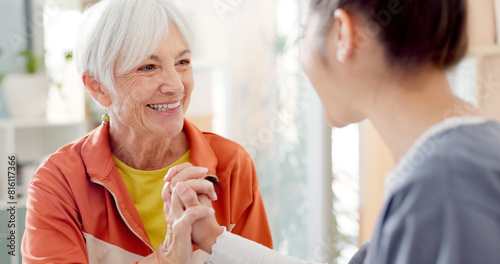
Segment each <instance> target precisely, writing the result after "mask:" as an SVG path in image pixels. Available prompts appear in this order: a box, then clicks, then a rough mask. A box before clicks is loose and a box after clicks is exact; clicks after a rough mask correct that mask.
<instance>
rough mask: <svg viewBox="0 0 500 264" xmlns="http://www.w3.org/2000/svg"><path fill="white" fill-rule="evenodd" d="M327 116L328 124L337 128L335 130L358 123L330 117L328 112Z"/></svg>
mask: <svg viewBox="0 0 500 264" xmlns="http://www.w3.org/2000/svg"><path fill="white" fill-rule="evenodd" d="M325 115H326V121H327V122H328V124H329V125H330V126H332V127H335V128H343V127H346V126H348V125H350V124H353V123H356V122H349V121H347V120H345V119H342V118H339V117H337V116H332V115H329V114H328V113H326V112H325Z"/></svg>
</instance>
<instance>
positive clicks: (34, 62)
mask: <svg viewBox="0 0 500 264" xmlns="http://www.w3.org/2000/svg"><path fill="white" fill-rule="evenodd" d="M19 55H20V56H21V57H24V58H25V59H26V68H25V70H26V72H27V73H36V72H37V70H38V59H37V57H36V56H35V54H33V52H32V51H30V50H23V51H21V52H19Z"/></svg>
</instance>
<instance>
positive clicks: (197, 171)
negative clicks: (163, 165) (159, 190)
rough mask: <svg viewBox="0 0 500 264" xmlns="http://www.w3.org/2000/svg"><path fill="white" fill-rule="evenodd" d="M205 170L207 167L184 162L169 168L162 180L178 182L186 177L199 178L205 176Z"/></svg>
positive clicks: (206, 170) (186, 178)
mask: <svg viewBox="0 0 500 264" xmlns="http://www.w3.org/2000/svg"><path fill="white" fill-rule="evenodd" d="M207 172H208V169H207V168H204V167H198V166H193V164H191V163H189V162H186V163H182V164H180V165H177V166H174V167H172V168H170V170H168V172H167V175H165V177H164V178H163V180H164V181H166V182H179V181H183V180H188V179H199V178H202V177H203V176H205V175H206V174H207Z"/></svg>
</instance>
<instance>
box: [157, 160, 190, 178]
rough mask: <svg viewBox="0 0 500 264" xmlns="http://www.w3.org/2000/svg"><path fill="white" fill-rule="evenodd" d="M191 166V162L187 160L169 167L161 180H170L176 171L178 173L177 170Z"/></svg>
mask: <svg viewBox="0 0 500 264" xmlns="http://www.w3.org/2000/svg"><path fill="white" fill-rule="evenodd" d="M192 166H193V164H191V163H189V162H185V163H182V164H179V165H177V166H173V167H172V168H170V169H169V170H168V172H167V174H166V175H165V177H164V178H163V180H164V181H167V182H169V181H170V180H172V178H173V177H174V176H175V175H177V173H179V171H181V170H183V169H185V168H188V167H192Z"/></svg>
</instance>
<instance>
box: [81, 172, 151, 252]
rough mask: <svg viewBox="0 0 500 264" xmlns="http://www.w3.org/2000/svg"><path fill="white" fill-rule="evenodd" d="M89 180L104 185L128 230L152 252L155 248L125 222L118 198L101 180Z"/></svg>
mask: <svg viewBox="0 0 500 264" xmlns="http://www.w3.org/2000/svg"><path fill="white" fill-rule="evenodd" d="M90 181H91V182H93V183H95V184H98V185H101V186H102V187H104V188H105V189H106V190H108V192H109V193H110V194H111V196H113V199H114V201H115V205H116V208H117V209H118V213H120V216H121V218H122V220H123V221H124V222H125V224H126V225H127V227H128V228H129V229H130V231H132V233H134V235H135V236H137V237H138V238H139V239H140V240H141V241H142V243H144V244H145V245H146V246H148V247H149V248H150V249H151V250H152V251H153V252H155V250H154V249H153V248H152V247H151V246H150V245H149V244H148V243H147V242H146V241H144V239H142V237H141V236H139V234H137V232H135V230H134V229H133V228H132V227H131V226H130V225H129V223H128V222H127V220H126V219H125V217H124V216H123V213H122V211H121V210H120V206H119V205H118V199H117V198H116V195H115V194H114V193H113V192H112V191H111V190H110V189H109V188H108V187H107V186H106V185H104V183H101V182H98V181H95V180H92V179H90Z"/></svg>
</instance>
